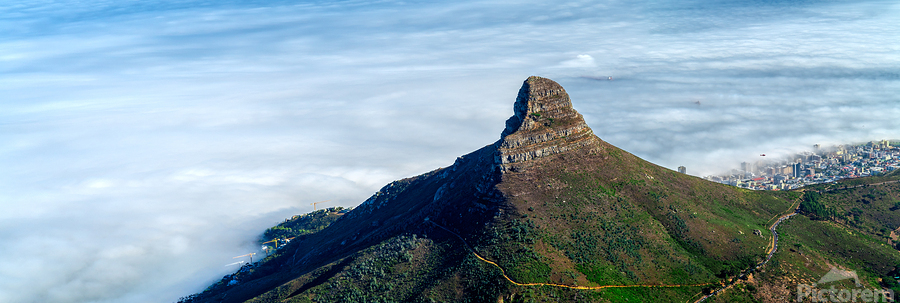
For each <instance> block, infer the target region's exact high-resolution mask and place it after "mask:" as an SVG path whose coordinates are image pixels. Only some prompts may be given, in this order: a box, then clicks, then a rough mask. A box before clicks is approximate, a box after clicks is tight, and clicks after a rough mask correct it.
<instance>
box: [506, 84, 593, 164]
mask: <svg viewBox="0 0 900 303" xmlns="http://www.w3.org/2000/svg"><path fill="white" fill-rule="evenodd" d="M513 111H514V114H513V116H512V117H510V118H509V119H508V120H506V128H505V129H504V130H503V133H502V134H501V135H500V136H501V139H500V142H499V146H498V147H499V156H498V158H497V162H498V163H499V164H501V167H502V168H503V169H504V170H517V169H520V168H522V167H525V166H527V164H528V163H526V162H527V161H531V160H534V159H538V158H541V157H545V156H549V155H553V154H558V153H561V152H565V151H567V150H571V149H575V148H579V147H583V146H589V145H596V143H597V140H596V137H595V136H593V132H592V131H591V129H590V127H588V125H587V123H585V122H584V119H583V118H582V116H581V114H579V113H578V112H577V111H575V109H574V108H572V101H571V100H570V99H569V95H568V94H567V93H566V90H565V89H564V88H563V87H562V86H560V85H559V84H558V83H556V82H554V81H553V80H550V79H547V78H541V77H536V76H532V77H529V78H528V79H527V80H525V83H524V84H523V85H522V88H521V89H519V95H518V97H517V98H516V103H515V105H514V106H513Z"/></svg>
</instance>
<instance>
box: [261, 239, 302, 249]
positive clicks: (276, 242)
mask: <svg viewBox="0 0 900 303" xmlns="http://www.w3.org/2000/svg"><path fill="white" fill-rule="evenodd" d="M292 239H294V237H290V238H287V239H278V238H275V239H273V240H269V241H266V242H263V243H262V244H263V245H266V243H272V242H275V249H278V240H281V241H282V245H283V244H284V243H287V242H288V241H290V240H292Z"/></svg>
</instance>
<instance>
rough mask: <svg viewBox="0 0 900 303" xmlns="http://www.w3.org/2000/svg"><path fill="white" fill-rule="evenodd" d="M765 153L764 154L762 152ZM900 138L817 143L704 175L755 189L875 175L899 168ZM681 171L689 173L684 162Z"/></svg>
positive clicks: (791, 187)
mask: <svg viewBox="0 0 900 303" xmlns="http://www.w3.org/2000/svg"><path fill="white" fill-rule="evenodd" d="M761 156H764V155H761ZM898 158H900V141H888V140H882V141H871V142H869V143H865V144H856V145H838V146H832V147H828V148H822V147H821V146H819V145H818V144H816V145H814V146H813V150H812V151H807V152H803V153H799V154H795V155H793V156H790V157H787V158H786V159H783V160H760V161H755V162H752V163H751V162H743V163H741V167H740V169H733V170H731V172H730V173H728V174H727V175H718V176H706V177H704V179H707V180H710V181H714V182H719V183H723V184H728V185H733V186H737V187H741V188H747V189H754V190H789V189H795V188H799V187H803V186H805V185H809V184H816V183H827V182H833V181H837V180H840V179H846V178H858V177H866V176H875V175H880V174H884V173H888V172H891V171H893V170H895V169H900V160H898ZM678 171H679V172H681V173H686V171H687V169H686V168H685V167H684V166H679V167H678Z"/></svg>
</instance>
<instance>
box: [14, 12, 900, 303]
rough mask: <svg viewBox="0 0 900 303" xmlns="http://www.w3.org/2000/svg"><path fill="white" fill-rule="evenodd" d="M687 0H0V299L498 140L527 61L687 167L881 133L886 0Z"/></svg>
mask: <svg viewBox="0 0 900 303" xmlns="http://www.w3.org/2000/svg"><path fill="white" fill-rule="evenodd" d="M704 3H706V4H708V5H702V6H700V5H694V4H691V3H679V4H660V3H654V2H637V3H628V4H620V3H616V2H612V1H609V2H592V3H590V4H587V3H581V2H576V1H573V2H565V3H553V4H546V3H540V2H537V1H535V2H533V3H531V2H527V1H525V2H522V3H511V4H496V3H492V2H482V1H466V2H454V3H430V2H422V3H418V2H391V1H385V2H378V3H374V4H373V3H363V2H354V1H320V2H313V3H303V4H297V3H292V2H288V1H283V2H269V3H268V4H267V6H256V5H251V4H245V3H244V2H243V1H235V2H227V1H225V2H216V3H214V4H207V3H201V2H193V1H158V2H150V3H148V2H145V1H139V2H122V1H115V2H108V3H94V4H86V3H84V2H77V1H71V2H61V3H57V4H47V3H43V2H33V3H32V2H21V3H17V4H15V5H6V6H0V28H4V29H9V30H8V31H6V30H5V31H4V35H5V37H6V39H3V41H0V95H2V96H4V98H3V100H2V101H0V104H2V107H3V111H0V142H4V144H3V145H2V146H0V167H3V168H4V169H3V171H2V172H0V206H2V207H3V208H4V212H2V213H0V242H2V243H4V245H3V246H2V247H0V301H4V302H7V301H9V302H166V301H175V300H177V298H178V297H181V296H185V295H188V294H190V293H193V292H197V291H201V290H202V289H203V288H204V287H206V285H208V284H209V283H211V282H213V281H214V280H216V279H218V278H219V277H221V276H222V275H224V274H227V273H229V272H231V271H233V270H235V268H229V267H226V265H227V264H229V263H232V262H234V260H233V259H232V257H233V256H237V255H242V254H245V253H247V252H250V251H252V250H256V249H258V247H257V245H256V244H255V243H254V240H255V238H256V237H257V236H258V235H259V234H260V233H261V232H262V230H263V229H264V228H266V227H269V226H271V225H273V224H275V223H277V222H279V221H280V220H282V219H284V218H286V217H289V216H291V215H293V214H297V213H303V212H307V211H310V210H311V206H309V205H308V204H309V203H310V202H313V201H320V200H329V199H330V200H332V202H331V205H329V206H337V205H342V206H354V205H356V204H358V203H360V202H361V201H363V200H365V199H366V198H367V197H368V196H369V195H371V194H372V193H373V192H374V191H376V190H377V189H378V188H380V187H381V186H383V185H384V184H386V183H387V182H390V181H392V180H395V179H399V178H402V177H407V176H412V175H416V174H419V173H423V172H426V171H429V170H432V169H435V168H437V167H441V166H447V165H450V164H451V163H453V160H454V159H455V158H456V157H457V156H459V155H462V154H465V153H467V152H469V151H472V150H475V149H477V148H479V147H481V146H484V145H486V144H489V143H492V142H493V141H495V140H497V139H498V138H499V134H500V131H501V130H502V127H503V122H504V121H505V119H506V118H507V117H509V116H510V115H511V114H512V103H513V101H514V99H515V92H516V91H517V89H518V88H519V86H520V85H521V82H522V81H523V80H524V79H525V78H526V77H527V76H529V75H541V76H545V77H550V78H552V79H554V80H557V81H559V82H560V83H561V84H562V85H563V86H564V87H566V90H567V91H568V92H569V93H570V95H571V96H572V98H573V102H574V105H575V107H576V109H577V110H578V111H579V112H581V113H582V114H584V116H585V119H586V120H587V122H588V124H589V125H591V127H592V128H593V129H594V132H595V133H596V134H598V135H599V136H600V137H601V138H602V139H604V140H606V141H608V142H610V143H612V144H615V145H617V146H619V147H622V148H624V149H626V150H628V151H630V152H632V153H634V154H636V155H637V156H640V157H642V158H644V159H647V160H649V161H652V162H655V163H658V164H661V165H663V166H666V167H670V168H674V167H677V166H679V165H684V166H687V167H688V171H689V173H691V174H696V175H704V174H711V173H716V172H718V171H720V170H723V169H727V168H732V167H735V166H736V165H737V163H740V162H741V161H746V160H748V159H754V157H758V154H760V153H766V154H767V155H778V154H786V153H789V152H793V151H796V150H802V149H807V148H809V147H810V146H811V145H812V144H816V143H818V144H822V145H828V144H832V143H843V142H856V141H866V140H877V139H887V138H895V139H897V138H900V120H898V119H896V117H897V116H898V114H900V108H898V107H897V106H896V104H897V101H898V100H897V97H896V92H898V91H900V76H898V72H897V71H898V70H900V59H898V58H900V54H898V52H900V50H898V49H897V48H896V47H895V46H894V44H891V43H889V41H896V40H897V38H898V34H897V33H896V31H894V32H891V31H890V29H893V28H894V26H893V24H894V23H895V21H894V20H893V19H895V18H894V16H897V14H898V6H897V5H896V4H893V3H891V2H880V1H870V2H862V3H859V2H854V3H845V2H841V1H832V2H817V3H801V4H796V3H781V2H778V3H753V5H747V4H742V3H736V2H733V1H723V2H711V3H710V2H708V1H705V2H704ZM609 77H612V80H608V79H609Z"/></svg>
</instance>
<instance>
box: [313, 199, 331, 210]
mask: <svg viewBox="0 0 900 303" xmlns="http://www.w3.org/2000/svg"><path fill="white" fill-rule="evenodd" d="M328 201H331V200H325V201H319V202H313V203H310V204H309V205H312V206H313V210H314V211H315V210H318V209H316V205H319V203H325V202H328Z"/></svg>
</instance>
